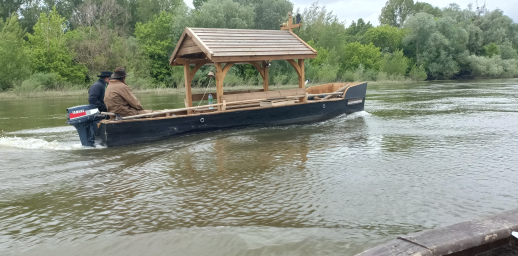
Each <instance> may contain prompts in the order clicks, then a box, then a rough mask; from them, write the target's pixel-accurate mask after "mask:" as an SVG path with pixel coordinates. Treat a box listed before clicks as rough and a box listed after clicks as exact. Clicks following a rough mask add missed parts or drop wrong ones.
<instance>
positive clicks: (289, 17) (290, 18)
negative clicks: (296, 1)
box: [288, 13, 293, 32]
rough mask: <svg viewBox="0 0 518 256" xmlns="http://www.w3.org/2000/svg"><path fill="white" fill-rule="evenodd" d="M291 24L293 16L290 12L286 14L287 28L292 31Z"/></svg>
mask: <svg viewBox="0 0 518 256" xmlns="http://www.w3.org/2000/svg"><path fill="white" fill-rule="evenodd" d="M291 25H293V17H292V16H291V13H290V15H288V28H289V30H290V32H293V29H292V28H291Z"/></svg>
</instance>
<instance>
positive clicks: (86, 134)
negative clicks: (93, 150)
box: [67, 105, 103, 147]
mask: <svg viewBox="0 0 518 256" xmlns="http://www.w3.org/2000/svg"><path fill="white" fill-rule="evenodd" d="M102 119H103V116H101V113H100V112H99V109H97V107H95V106H94V105H82V106H75V107H71V108H67V124H70V125H73V126H74V127H75V128H76V129H77V132H78V133H79V139H80V140H81V144H83V146H90V147H93V146H94V142H95V134H96V133H97V130H98V128H97V124H98V123H99V122H100V121H101V120H102Z"/></svg>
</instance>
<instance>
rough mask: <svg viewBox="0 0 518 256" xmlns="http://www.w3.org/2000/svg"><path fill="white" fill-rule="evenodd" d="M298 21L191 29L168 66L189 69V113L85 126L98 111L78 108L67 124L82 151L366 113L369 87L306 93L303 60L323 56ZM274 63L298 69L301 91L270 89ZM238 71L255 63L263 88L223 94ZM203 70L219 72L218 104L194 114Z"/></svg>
mask: <svg viewBox="0 0 518 256" xmlns="http://www.w3.org/2000/svg"><path fill="white" fill-rule="evenodd" d="M292 20H293V19H292V18H291V17H290V19H288V25H287V26H285V27H282V28H281V30H277V31H275V30H273V31H272V30H248V29H209V28H186V29H185V30H184V32H183V34H182V36H181V38H180V40H179V42H178V44H177V46H176V48H175V50H174V52H173V54H172V55H171V58H170V65H173V66H183V67H184V76H185V79H184V80H185V94H186V98H185V108H181V109H171V110H163V111H157V112H154V113H150V114H141V115H136V116H127V117H123V118H122V119H121V120H99V119H95V118H90V119H91V120H90V119H89V120H86V119H85V120H86V122H87V123H83V122H79V121H81V120H80V119H84V118H85V116H87V115H84V116H77V115H78V113H79V114H82V113H83V112H80V111H84V112H85V113H87V112H88V111H89V112H88V113H93V112H95V111H94V110H92V109H89V108H88V107H86V106H78V107H74V108H69V109H68V112H69V120H68V123H70V124H72V125H74V126H76V128H77V130H78V132H79V133H80V138H81V142H82V143H83V145H87V146H91V145H93V143H94V142H93V137H94V136H93V134H95V136H96V137H97V139H98V140H99V141H100V143H101V144H102V145H106V146H121V145H129V144H134V143H142V142H150V141H156V140H161V139H164V138H168V137H171V136H175V135H179V134H184V133H191V132H203V131H208V130H216V129H226V128H235V127H244V126H252V125H285V124H295V123H307V122H315V121H322V120H326V119H329V118H332V117H335V116H338V115H341V114H349V113H353V112H356V111H361V110H363V109H364V103H365V94H366V90H367V84H366V83H330V84H324V85H318V86H313V87H310V88H307V89H306V88H305V77H304V60H305V59H308V58H309V59H311V58H316V56H317V52H316V51H315V49H313V48H312V47H311V46H309V45H308V44H306V43H305V42H304V41H303V40H301V39H300V38H299V37H298V36H297V35H295V34H294V33H293V32H292V28H294V27H298V26H300V24H292V22H290V21H292ZM272 60H286V61H287V62H288V63H290V64H291V65H292V66H293V67H294V68H295V70H296V72H297V74H298V77H299V87H298V88H295V89H289V90H276V91H270V90H269V86H268V67H269V66H270V61H272ZM236 64H251V65H252V66H254V67H255V68H257V70H258V71H259V73H260V74H261V77H262V78H263V88H262V89H260V90H249V91H241V92H224V90H223V80H224V79H225V75H226V74H227V72H228V71H229V69H230V68H231V67H232V66H233V65H236ZM203 65H214V66H215V70H216V74H215V79H216V92H214V94H215V95H216V99H217V103H216V104H212V105H210V106H207V105H205V106H199V107H194V106H193V101H198V100H206V99H207V98H208V95H209V93H206V94H203V95H201V94H194V95H193V94H192V92H191V81H192V79H193V77H194V74H195V73H196V72H197V71H198V70H199V69H200V68H201V67H202V66H203ZM90 108H91V107H90ZM78 111H79V112H78ZM73 112H76V113H75V114H74V118H79V119H74V118H71V117H72V113H73ZM94 114H95V113H94ZM102 114H104V115H114V114H113V113H102ZM76 120H78V121H76ZM88 122H90V124H88ZM92 123H95V124H96V125H95V126H93V125H92ZM81 133H83V135H81Z"/></svg>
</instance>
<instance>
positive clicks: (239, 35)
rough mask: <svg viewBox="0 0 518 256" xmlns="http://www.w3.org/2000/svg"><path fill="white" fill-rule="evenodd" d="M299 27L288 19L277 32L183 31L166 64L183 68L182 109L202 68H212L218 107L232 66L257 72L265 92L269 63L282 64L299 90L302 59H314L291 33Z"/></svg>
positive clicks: (189, 100) (189, 101) (310, 50)
mask: <svg viewBox="0 0 518 256" xmlns="http://www.w3.org/2000/svg"><path fill="white" fill-rule="evenodd" d="M300 25H301V24H300V23H299V24H295V25H294V24H293V18H292V17H291V16H289V19H288V24H287V26H284V27H281V30H254V29H221V28H185V30H184V32H183V34H182V36H181V37H180V40H179V41H178V44H176V48H175V49H174V52H173V54H172V55H171V58H170V60H169V64H170V65H172V66H180V65H183V66H184V76H185V94H186V98H185V105H186V107H192V92H191V82H192V79H193V77H194V74H195V73H196V71H198V70H199V69H200V68H201V67H202V66H203V65H206V64H213V65H215V67H216V94H217V102H218V103H222V100H221V96H223V80H224V79H225V75H226V74H227V72H228V70H229V69H230V68H231V67H232V66H233V65H234V64H251V65H252V66H254V67H255V68H257V70H258V71H259V74H261V77H262V78H263V90H264V91H268V66H270V61H272V60H286V61H287V62H288V63H290V64H291V65H292V66H293V67H294V68H295V71H296V72H297V74H298V76H299V88H304V87H305V80H304V59H314V58H316V57H317V51H315V49H313V48H312V47H311V46H309V45H308V44H307V43H306V42H304V41H302V39H300V38H299V37H298V36H297V35H295V34H294V33H293V31H292V28H294V27H300ZM296 60H297V61H296ZM191 66H193V67H192V68H191Z"/></svg>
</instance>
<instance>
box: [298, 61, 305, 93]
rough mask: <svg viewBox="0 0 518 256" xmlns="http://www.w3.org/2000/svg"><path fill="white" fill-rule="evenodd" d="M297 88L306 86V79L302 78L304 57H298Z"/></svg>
mask: <svg viewBox="0 0 518 256" xmlns="http://www.w3.org/2000/svg"><path fill="white" fill-rule="evenodd" d="M299 68H300V74H299V88H306V80H305V78H304V59H299Z"/></svg>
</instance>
